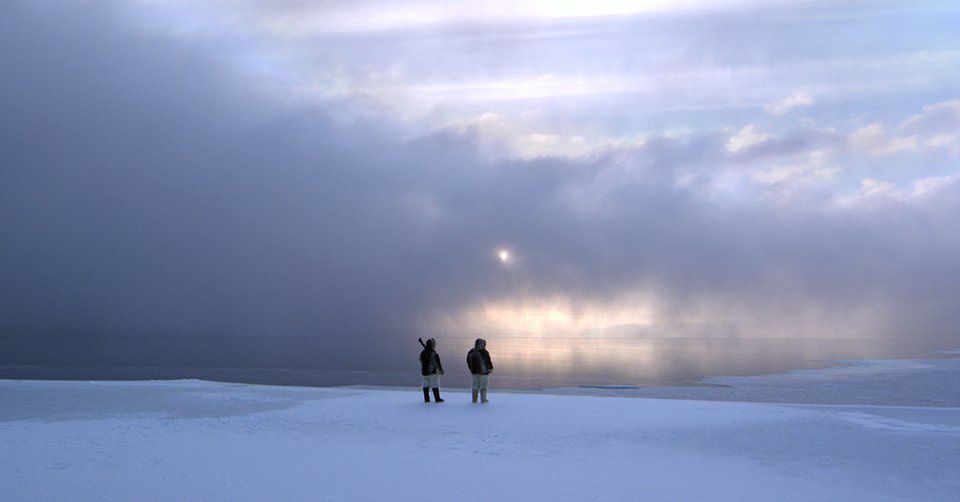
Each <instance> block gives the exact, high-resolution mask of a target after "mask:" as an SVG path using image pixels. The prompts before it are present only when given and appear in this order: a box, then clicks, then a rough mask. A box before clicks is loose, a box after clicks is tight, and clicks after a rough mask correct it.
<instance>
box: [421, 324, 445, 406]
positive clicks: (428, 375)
mask: <svg viewBox="0 0 960 502" xmlns="http://www.w3.org/2000/svg"><path fill="white" fill-rule="evenodd" d="M417 341H418V342H420V345H422V346H423V350H422V351H420V380H421V381H422V384H423V401H424V402H425V403H429V402H430V389H431V388H433V400H434V401H436V402H438V403H442V402H443V399H440V375H442V374H443V365H442V364H440V354H437V351H436V346H437V341H436V340H434V339H433V338H431V339H429V340H427V343H423V339H422V338H417Z"/></svg>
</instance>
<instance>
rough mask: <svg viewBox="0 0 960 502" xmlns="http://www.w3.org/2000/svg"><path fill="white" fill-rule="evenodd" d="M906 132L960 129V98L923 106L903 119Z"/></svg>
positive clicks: (902, 128)
mask: <svg viewBox="0 0 960 502" xmlns="http://www.w3.org/2000/svg"><path fill="white" fill-rule="evenodd" d="M900 129H901V130H902V131H903V132H906V133H920V134H936V133H942V132H951V131H958V130H960V99H954V100H951V101H943V102H940V103H935V104H932V105H927V106H924V107H923V111H922V112H920V113H918V114H916V115H914V116H912V117H910V118H908V119H907V120H905V121H903V125H901V126H900Z"/></svg>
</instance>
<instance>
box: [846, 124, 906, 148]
mask: <svg viewBox="0 0 960 502" xmlns="http://www.w3.org/2000/svg"><path fill="white" fill-rule="evenodd" d="M849 143H850V147H851V148H852V149H853V150H855V151H859V152H864V153H867V154H870V155H889V154H892V153H898V152H904V151H910V150H916V149H917V145H918V141H917V137H916V136H890V135H889V134H887V129H886V127H884V126H883V124H880V123H874V124H870V125H868V126H864V127H861V128H860V129H857V130H856V131H854V132H853V134H851V135H850V138H849Z"/></svg>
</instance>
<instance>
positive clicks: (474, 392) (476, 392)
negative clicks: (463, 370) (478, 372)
mask: <svg viewBox="0 0 960 502" xmlns="http://www.w3.org/2000/svg"><path fill="white" fill-rule="evenodd" d="M479 392H480V391H478V390H477V389H473V402H477V394H478V393H479Z"/></svg>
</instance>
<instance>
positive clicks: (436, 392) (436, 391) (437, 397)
mask: <svg viewBox="0 0 960 502" xmlns="http://www.w3.org/2000/svg"><path fill="white" fill-rule="evenodd" d="M423 392H424V393H426V392H427V391H423ZM433 400H434V401H436V402H438V403H442V402H443V399H440V389H439V388H437V387H434V388H433Z"/></svg>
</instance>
